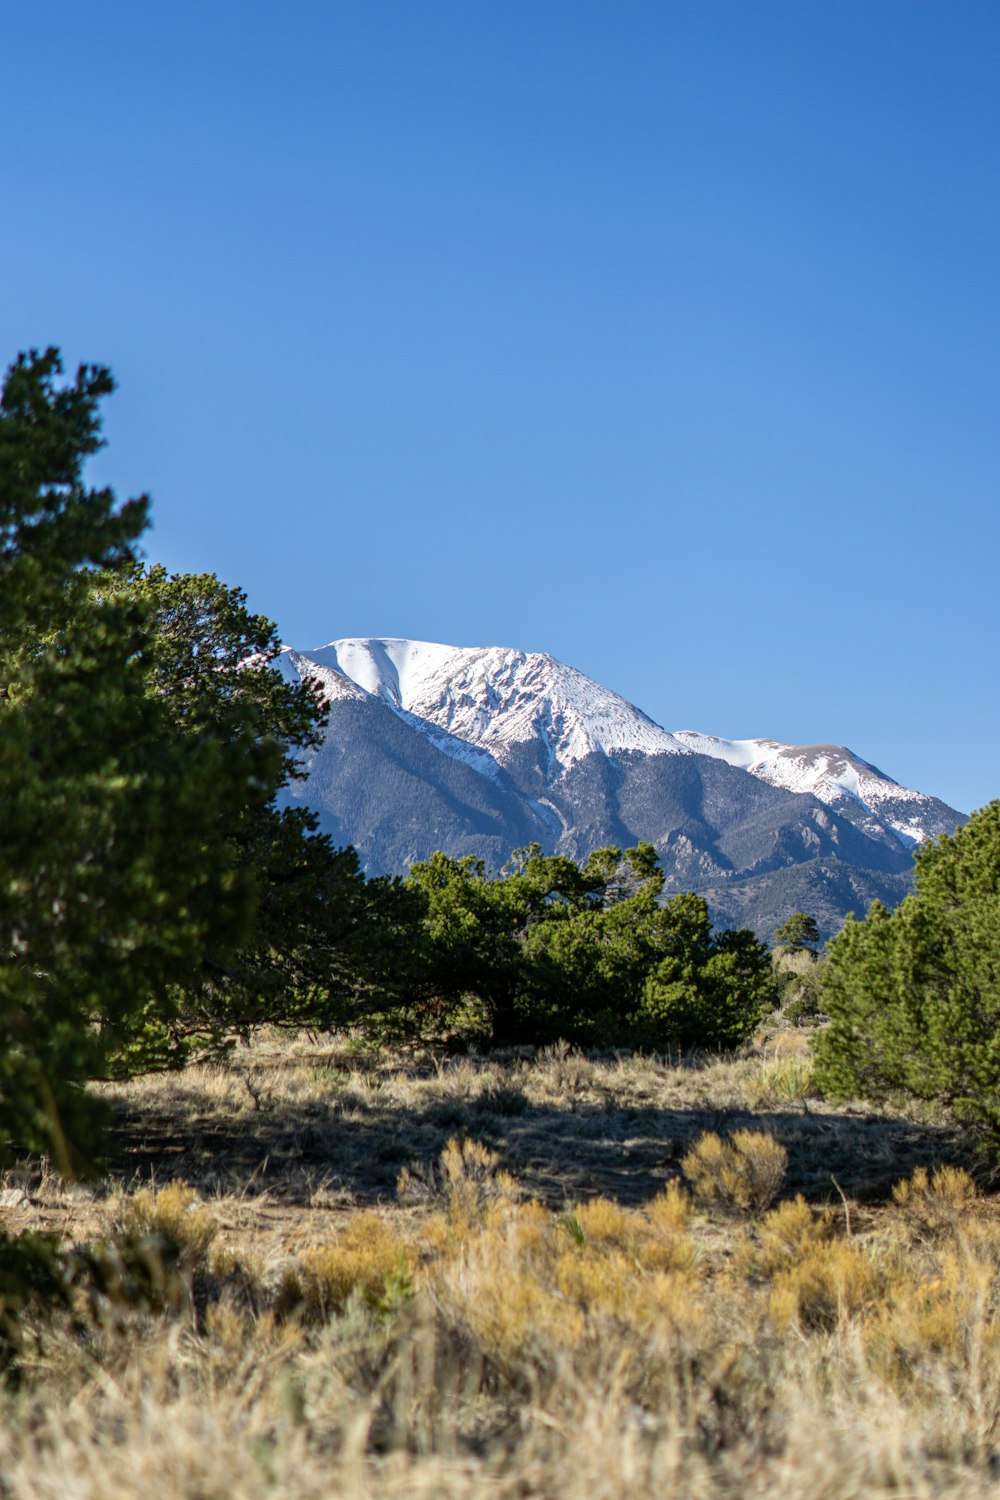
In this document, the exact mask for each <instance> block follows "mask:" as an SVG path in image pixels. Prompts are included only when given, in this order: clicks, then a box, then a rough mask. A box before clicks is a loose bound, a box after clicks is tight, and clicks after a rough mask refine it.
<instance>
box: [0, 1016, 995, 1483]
mask: <svg viewBox="0 0 1000 1500" xmlns="http://www.w3.org/2000/svg"><path fill="white" fill-rule="evenodd" d="M109 1092H110V1093H111V1097H112V1100H113V1103H114V1106H115V1111H116V1124H115V1132H114V1152H115V1154H114V1159H113V1161H112V1163H111V1165H110V1169H109V1172H108V1174H107V1176H106V1177H105V1178H104V1179H103V1180H102V1181H101V1182H100V1183H99V1184H97V1185H91V1186H86V1187H84V1186H80V1185H69V1186H67V1185H65V1184H63V1183H62V1182H61V1181H60V1180H59V1179H57V1178H56V1177H54V1176H52V1175H50V1174H47V1173H46V1172H45V1171H44V1169H43V1168H42V1167H41V1166H39V1165H38V1164H37V1163H25V1164H23V1165H22V1167H21V1168H20V1169H18V1170H15V1171H11V1172H8V1173H7V1175H6V1179H5V1187H4V1191H3V1193H2V1196H0V1203H2V1204H3V1208H2V1213H3V1217H4V1219H5V1220H6V1227H7V1228H8V1230H10V1231H13V1232H16V1231H20V1230H24V1229H29V1228H37V1229H45V1230H49V1231H54V1232H57V1233H59V1234H60V1235H61V1236H63V1238H64V1240H65V1241H66V1242H67V1243H70V1244H79V1245H82V1244H85V1243H93V1242H98V1241H102V1242H104V1243H105V1245H106V1246H111V1247H113V1246H114V1245H116V1244H118V1245H125V1244H127V1243H132V1244H133V1245H134V1244H136V1243H137V1242H138V1243H143V1244H146V1245H148V1246H149V1247H151V1248H150V1249H149V1251H148V1257H147V1259H148V1260H149V1264H150V1265H151V1266H152V1267H153V1271H152V1273H151V1276H150V1278H149V1280H148V1281H147V1283H146V1284H145V1285H146V1293H145V1295H144V1296H138V1295H136V1294H134V1292H133V1293H129V1291H128V1286H127V1285H126V1283H128V1276H127V1274H126V1273H125V1272H124V1271H122V1274H121V1276H120V1277H118V1279H117V1280H116V1276H115V1274H113V1262H114V1252H113V1249H109V1250H106V1251H105V1252H104V1253H105V1259H106V1261H107V1262H108V1263H109V1264H112V1272H109V1273H108V1275H107V1276H106V1277H105V1292H104V1293H102V1294H98V1293H95V1292H94V1291H93V1290H91V1291H90V1292H89V1293H88V1295H87V1297H86V1299H83V1298H82V1295H81V1299H80V1303H79V1305H78V1306H77V1307H76V1308H75V1309H74V1310H73V1311H72V1313H70V1312H65V1313H61V1314H58V1315H56V1316H55V1318H54V1319H48V1320H46V1321H45V1322H39V1323H38V1324H37V1325H33V1326H32V1327H31V1328H30V1329H29V1330H28V1332H27V1334H26V1335H24V1330H23V1326H22V1334H23V1335H24V1336H23V1337H22V1347H21V1349H20V1352H19V1354H18V1357H17V1362H16V1365H15V1368H14V1373H13V1376H12V1379H11V1381H10V1383H9V1385H8V1387H7V1388H6V1389H5V1390H4V1392H3V1394H2V1395H0V1404H2V1406H3V1408H4V1410H3V1422H2V1424H0V1494H2V1495H3V1496H4V1497H11V1500H13V1497H18V1500H20V1497H28V1496H31V1497H46V1500H47V1497H52V1500H55V1497H59V1500H74V1497H77V1496H79V1497H84V1496H86V1497H98V1496H100V1497H102V1500H109V1497H111V1500H114V1497H125V1496H128V1497H134V1496H136V1495H147V1496H149V1497H154V1496H155V1497H156V1500H174V1497H181V1496H185V1497H195V1496H197V1497H199V1500H216V1497H219V1500H258V1497H265V1496H303V1497H316V1500H319V1497H329V1496H339V1495H343V1496H345V1497H346V1496H351V1497H363V1496H368V1495H371V1496H376V1495H378V1496H399V1497H402V1496H406V1497H410V1496H414V1497H415V1496H427V1497H430V1496H445V1497H450V1496H455V1497H459V1496H460V1497H469V1500H472V1497H477V1500H478V1497H486V1496H489V1497H508V1496H509V1497H514V1496H532V1495H539V1496H545V1495H551V1496H566V1497H570V1500H573V1497H580V1500H584V1497H585V1500H605V1497H606V1500H620V1497H630V1496H635V1497H637V1500H638V1497H642V1500H647V1497H649V1496H659V1495H662V1496H667V1495H677V1496H690V1497H698V1496H703V1495H704V1496H708V1495H723V1496H726V1495H740V1496H757V1495H759V1496H769V1497H775V1496H777V1497H784V1496H787V1497H796V1500H798V1497H804V1496H808V1497H811V1500H824V1497H830V1500H833V1497H838V1500H840V1497H847V1496H852V1497H853V1496H858V1497H861V1496H864V1497H871V1496H883V1495H884V1496H894V1497H899V1496H914V1497H917V1496H925V1495H953V1496H956V1497H957V1496H962V1497H975V1496H979V1495H986V1494H992V1493H994V1492H995V1490H996V1488H997V1486H998V1485H1000V1430H998V1427H1000V1319H998V1289H1000V1215H998V1212H997V1205H996V1200H994V1198H992V1197H991V1196H990V1193H989V1183H988V1181H987V1180H986V1179H984V1177H983V1174H982V1170H981V1165H980V1166H979V1167H977V1164H976V1163H975V1162H973V1161H970V1160H969V1159H968V1158H967V1157H964V1156H963V1154H962V1146H961V1143H960V1141H959V1140H958V1138H957V1137H955V1136H954V1135H952V1134H951V1133H950V1132H949V1131H948V1130H947V1129H946V1128H945V1126H944V1125H943V1124H941V1123H940V1122H935V1120H934V1119H933V1118H930V1117H920V1116H917V1115H914V1114H909V1115H907V1116H905V1117H904V1116H895V1117H891V1118H890V1117H887V1116H886V1115H884V1114H882V1115H880V1114H877V1113H875V1112H874V1111H871V1110H869V1109H866V1108H863V1107H858V1108H848V1109H844V1108H841V1109H836V1110H835V1109H834V1108H833V1107H831V1106H829V1105H827V1104H825V1103H824V1102H822V1101H821V1100H820V1099H818V1098H817V1097H815V1095H814V1090H813V1085H812V1077H811V1063H810V1055H809V1040H808V1032H806V1031H803V1030H797V1029H795V1028H792V1027H782V1026H780V1025H774V1024H772V1025H771V1026H770V1027H769V1028H768V1030H767V1031H766V1032H764V1033H761V1034H760V1035H759V1036H758V1038H757V1039H756V1040H755V1042H754V1043H753V1044H752V1045H751V1046H749V1047H748V1048H747V1049H745V1051H744V1053H743V1054H742V1055H740V1056H739V1057H737V1058H735V1059H732V1058H730V1059H728V1060H719V1059H715V1060H713V1059H700V1060H697V1059H696V1060H693V1061H692V1060H691V1059H685V1060H679V1061H677V1062H669V1061H667V1062H665V1061H662V1060H659V1061H656V1060H650V1059H646V1058H642V1057H599V1058H588V1057H584V1056H581V1055H579V1054H575V1053H573V1052H571V1051H569V1050H568V1049H567V1048H565V1047H563V1046H557V1047H555V1048H551V1049H548V1050H547V1051H544V1052H541V1053H537V1054H531V1055H523V1056H521V1055H517V1056H503V1057H501V1058H499V1059H496V1058H494V1059H471V1058H468V1057H461V1058H442V1057H434V1056H431V1055H429V1054H420V1053H417V1054H404V1053H398V1054H394V1055H386V1054H378V1053H375V1052H371V1053H369V1052H366V1051H364V1050H362V1049H360V1048H359V1047H358V1046H354V1047H352V1046H351V1045H350V1044H347V1043H344V1044H340V1045H331V1044H330V1043H329V1042H328V1041H318V1042H317V1041H313V1040H311V1039H309V1038H296V1039H287V1038H284V1037H282V1036H281V1035H280V1034H278V1033H270V1034H265V1035H263V1036H262V1037H261V1038H259V1039H258V1040H257V1041H256V1042H255V1043H254V1045H253V1046H252V1047H250V1048H240V1049H238V1050H237V1052H236V1053H234V1054H233V1056H232V1058H231V1059H230V1060H229V1061H228V1062H227V1064H226V1065H225V1066H214V1067H211V1068H209V1067H201V1068H198V1067H195V1068H190V1069H189V1070H188V1071H186V1072H184V1073H181V1074H176V1075H164V1076H159V1077H156V1078H152V1079H146V1080H144V1081H140V1082H136V1083H133V1084H130V1085H128V1086H127V1087H122V1088H121V1089H116V1090H109ZM144 1235H145V1236H152V1238H150V1239H147V1240H139V1241H137V1240H136V1236H144ZM157 1236H159V1238H157ZM130 1237H131V1238H130ZM171 1244H172V1245H174V1246H178V1245H179V1246H180V1249H181V1255H180V1260H179V1261H178V1262H176V1263H172V1262H171V1259H170V1252H169V1248H163V1247H169V1246H171ZM157 1245H159V1246H160V1247H161V1250H162V1263H161V1261H160V1260H158V1259H157V1251H156V1248H155V1247H156V1246H157ZM171 1267H172V1268H171ZM151 1287H152V1288H153V1291H150V1288H151ZM22 1324H23V1320H22Z"/></svg>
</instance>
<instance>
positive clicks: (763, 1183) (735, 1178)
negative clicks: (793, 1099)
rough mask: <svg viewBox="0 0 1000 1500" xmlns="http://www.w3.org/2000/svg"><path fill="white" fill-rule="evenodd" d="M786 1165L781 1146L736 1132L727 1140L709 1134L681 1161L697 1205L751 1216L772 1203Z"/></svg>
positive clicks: (754, 1133) (768, 1137)
mask: <svg viewBox="0 0 1000 1500" xmlns="http://www.w3.org/2000/svg"><path fill="white" fill-rule="evenodd" d="M787 1165H788V1152H787V1151H786V1150H785V1148H784V1146H782V1145H781V1144H780V1142H778V1141H776V1140H775V1139H774V1137H773V1136H771V1135H767V1134H766V1133H765V1132H763V1131H759V1130H737V1131H735V1132H734V1134H733V1135H732V1137H731V1138H730V1140H728V1141H723V1140H722V1139H721V1137H719V1136H718V1135H716V1134H715V1132H714V1131H709V1132H708V1133H707V1134H706V1135H703V1136H701V1137H700V1138H699V1139H698V1140H697V1141H696V1142H695V1144H694V1145H693V1146H692V1147H691V1149H690V1151H688V1152H687V1153H686V1155H685V1156H684V1157H683V1158H682V1160H681V1168H682V1170H683V1172H684V1175H685V1177H686V1178H687V1179H688V1181H689V1182H690V1184H691V1187H692V1190H693V1192H694V1195H695V1197H696V1198H697V1199H698V1201H699V1202H700V1203H703V1204H705V1205H707V1206H711V1207H714V1208H719V1209H723V1210H728V1211H730V1212H731V1211H733V1210H737V1211H741V1212H744V1213H751V1214H760V1213H763V1212H764V1210H765V1209H766V1208H768V1207H769V1205H770V1204H771V1203H773V1202H774V1199H775V1198H776V1197H777V1195H778V1193H779V1191H780V1190H781V1184H782V1183H783V1182H784V1180H785V1170H786V1168H787Z"/></svg>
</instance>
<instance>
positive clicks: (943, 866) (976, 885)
mask: <svg viewBox="0 0 1000 1500" xmlns="http://www.w3.org/2000/svg"><path fill="white" fill-rule="evenodd" d="M916 865H917V868H916V892H915V894H914V895H913V896H911V897H908V898H907V899H906V900H905V901H904V902H903V903H902V905H901V906H900V907H899V908H898V909H897V910H896V911H895V912H894V913H893V914H892V915H890V914H889V913H888V912H887V911H886V910H885V908H884V907H882V906H879V905H878V904H876V905H875V906H873V907H872V909H871V911H870V912H869V914H868V916H867V918H866V919H865V921H863V922H855V921H848V922H847V924H846V925H845V927H844V928H843V930H842V931H841V932H840V933H839V934H838V935H837V937H836V938H835V939H834V940H833V942H832V943H831V944H830V946H829V957H828V961H827V963H826V965H825V968H824V975H823V982H822V994H821V1002H822V1008H823V1010H824V1011H825V1012H826V1014H827V1015H829V1017H830V1027H829V1029H828V1030H827V1031H826V1032H825V1033H824V1034H823V1035H822V1036H821V1037H820V1038H819V1039H818V1043H817V1080H818V1082H819V1083H820V1085H821V1087H823V1088H824V1089H825V1090H826V1092H827V1093H829V1094H831V1095H832V1096H834V1097H848V1096H851V1095H858V1096H863V1097H866V1098H869V1099H874V1100H884V1099H889V1098H892V1097H893V1096H909V1097H914V1098H918V1099H923V1100H929V1101H933V1102H935V1103H938V1104H941V1105H943V1106H945V1107H946V1108H947V1109H948V1110H950V1111H951V1112H952V1114H954V1116H955V1117H956V1118H957V1119H959V1120H961V1121H963V1122H964V1123H966V1124H968V1125H970V1126H972V1127H974V1128H975V1129H976V1130H978V1131H980V1132H983V1133H985V1134H986V1135H988V1136H990V1137H991V1138H993V1139H994V1140H1000V802H991V803H990V804H989V805H988V806H987V807H984V808H982V809H981V810H980V811H979V812H976V813H974V814H973V815H972V817H971V819H970V820H969V822H968V823H967V824H966V826H965V827H964V828H960V829H959V830H958V831H957V833H955V834H954V836H952V837H949V836H947V835H942V836H941V838H939V839H938V840H937V842H936V843H930V844H926V845H924V846H923V847H922V848H921V849H920V850H919V851H918V853H917V856H916Z"/></svg>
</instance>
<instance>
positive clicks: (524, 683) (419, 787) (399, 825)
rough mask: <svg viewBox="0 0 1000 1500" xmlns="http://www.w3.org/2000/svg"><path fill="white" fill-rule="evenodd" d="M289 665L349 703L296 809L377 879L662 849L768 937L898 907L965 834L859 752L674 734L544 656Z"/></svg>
mask: <svg viewBox="0 0 1000 1500" xmlns="http://www.w3.org/2000/svg"><path fill="white" fill-rule="evenodd" d="M278 665H279V667H280V669H281V670H282V671H283V672H284V673H285V674H286V675H287V676H289V677H290V678H294V677H299V676H302V677H311V678H313V679H315V680H316V681H318V683H319V684H320V686H321V688H322V691H323V693H324V695H325V696H326V698H327V700H328V702H329V704H330V720H329V725H328V730H327V736H326V741H325V743H324V744H323V746H321V748H320V749H319V750H318V751H317V752H315V753H314V754H313V755H312V756H311V757H310V758H309V760H308V762H307V764H306V770H307V772H308V775H307V778H306V780H305V781H303V782H301V783H299V784H298V785H297V786H296V787H295V788H293V795H294V796H296V797H299V798H301V800H302V801H304V802H305V803H306V804H307V805H309V806H311V807H313V808H314V809H315V810H316V811H317V812H318V813H319V815H320V819H321V824H322V826H323V827H324V828H326V829H327V831H329V832H330V833H331V834H333V835H334V836H335V837H336V838H337V839H338V840H340V841H342V842H350V843H353V844H354V845H355V846H356V847H357V848H358V850H359V852H360V853H361V854H362V857H363V858H364V859H365V861H366V863H367V866H368V868H369V869H370V870H372V871H381V870H386V871H399V872H403V871H405V869H406V868H408V866H409V864H410V863H412V862H413V861H414V860H415V859H421V858H425V857H426V856H427V855H428V854H430V853H431V852H433V850H434V849H439V848H440V849H444V850H445V851H446V852H448V853H452V854H465V853H473V854H477V855H478V856H480V857H481V858H483V859H484V860H485V861H486V862H487V864H488V865H491V866H492V867H494V868H499V866H500V865H501V864H502V863H503V862H504V860H505V859H506V856H507V855H508V854H509V852H510V850H511V849H513V848H515V847H518V846H520V845H523V844H524V843H527V842H531V841H537V842H538V843H541V844H542V845H543V847H545V848H546V849H549V850H552V851H559V852H561V853H566V854H570V855H572V856H573V857H575V858H582V857H584V856H585V855H586V854H587V853H589V852H590V850H591V849H594V848H598V847H600V846H601V845H604V844H608V843H614V844H618V845H628V844H631V843H634V842H636V840H638V839H643V840H648V841H649V842H651V843H653V844H655V845H656V847H657V850H658V852H659V854H660V858H661V861H662V863H663V866H664V869H665V871H666V873H667V886H668V889H669V890H692V889H694V890H704V891H705V892H706V894H708V895H709V898H710V900H711V902H712V905H713V907H714V909H715V913H716V917H717V919H718V920H721V921H723V922H725V921H728V920H734V921H739V922H740V923H743V922H749V923H750V924H751V925H756V926H757V928H758V930H759V931H761V932H762V935H769V932H770V930H771V928H773V926H774V925H775V921H780V920H781V913H782V912H784V913H785V914H787V912H788V911H791V910H795V909H803V910H809V911H812V912H813V913H814V914H815V915H816V916H817V920H819V921H820V925H821V927H822V928H824V929H825V930H828V931H829V930H833V929H834V928H835V927H837V926H839V924H840V921H841V920H842V919H843V916H844V914H845V912H846V910H847V909H854V910H856V911H860V910H863V909H864V908H865V907H866V906H867V904H868V903H869V902H870V901H871V900H872V899H874V898H875V896H876V895H877V896H879V897H880V898H881V899H882V900H885V901H886V902H887V904H890V905H894V904H895V903H896V902H897V901H898V900H899V899H900V897H901V896H902V895H903V894H905V891H906V889H907V888H908V884H909V878H910V870H911V868H912V849H913V847H914V845H915V844H916V843H918V842H919V841H921V840H922V839H923V838H926V837H931V836H934V835H936V834H937V833H939V832H942V831H945V830H948V831H951V830H953V829H954V828H955V827H956V825H957V824H958V823H960V822H961V821H963V819H962V817H961V815H960V814H959V813H957V812H955V810H954V809H953V808H949V807H947V806H946V805H945V804H944V803H942V802H939V801H938V800H937V799H936V798H932V797H926V796H924V795H923V794H922V793H919V792H914V791H911V790H910V789H908V788H906V787H901V786H898V785H897V784H896V783H895V782H894V781H892V780H891V779H890V778H889V777H888V776H886V775H884V773H883V772H881V771H879V770H877V769H876V768H875V767H874V766H872V765H870V764H869V763H868V762H866V761H864V760H861V759H860V757H858V756H856V755H854V754H853V753H852V752H851V751H849V750H847V749H845V748H844V747H841V746H830V745H818V746H817V745H814V746H789V745H782V744H780V743H779V742H777V741H774V740H724V739H719V738H716V737H714V736H711V735H704V734H698V733H695V732H693V731H690V730H683V731H677V732H675V733H669V732H668V731H667V730H665V729H663V728H661V727H660V726H659V725H658V724H656V723H654V722H653V720H652V719H650V718H649V717H648V716H647V715H646V714H644V713H642V712H641V710H639V709H638V708H635V707H634V706H633V705H632V704H630V703H628V702H626V700H625V699H624V698H622V697H620V696H619V695H618V694H617V693H614V692H612V691H611V690H610V689H608V688H605V687H602V686H601V685H600V684H599V683H596V682H593V681H592V680H591V679H590V678H588V677H585V676H584V675H583V674H582V673H581V672H578V671H576V670H575V669H574V668H572V667H569V666H566V665H565V664H563V663H562V662H558V661H556V660H555V659H554V658H552V657H550V656H546V655H543V654H540V653H534V652H524V651H518V650H514V649H509V648H506V647H496V646H491V647H454V646H443V645H438V644H434V643H432V642H428V641H407V640H397V639H354V638H348V639H344V640H338V641H333V642H331V643H330V644H329V645H327V646H323V647H321V648H319V649H317V650H313V651H308V652H298V651H291V650H288V651H285V652H283V653H282V656H281V657H280V658H279V663H278ZM763 892H766V899H765V897H764V896H762V894H761V893H763ZM806 895H808V896H809V898H810V899H811V904H808V905H807V904H806V900H805V896H806ZM800 897H801V898H802V899H799V898H800ZM761 900H762V901H763V907H762V909H761V910H760V911H758V910H757V907H758V906H759V905H760V902H761ZM775 912H777V916H776V917H775ZM767 924H770V925H769V926H768V925H767ZM765 927H766V929H767V930H766V932H764V928H765Z"/></svg>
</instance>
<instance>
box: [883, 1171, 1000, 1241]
mask: <svg viewBox="0 0 1000 1500" xmlns="http://www.w3.org/2000/svg"><path fill="white" fill-rule="evenodd" d="M892 1199H893V1202H894V1203H895V1205H896V1207H897V1208H898V1209H899V1210H900V1212H901V1213H902V1215H903V1217H904V1219H905V1220H906V1221H907V1223H909V1224H910V1225H911V1226H912V1227H914V1228H915V1229H918V1230H921V1231H923V1232H925V1233H930V1234H934V1235H937V1234H943V1233H949V1232H951V1231H954V1230H957V1229H960V1228H961V1227H962V1226H963V1224H964V1222H965V1221H967V1220H968V1219H969V1217H970V1216H971V1214H972V1213H973V1212H974V1211H975V1208H976V1206H977V1204H978V1203H979V1202H980V1201H981V1199H982V1194H981V1193H980V1191H979V1188H978V1187H977V1186H976V1184H975V1183H974V1182H973V1180H972V1178H971V1177H970V1176H969V1174H968V1172H966V1171H963V1169H962V1168H961V1167H949V1166H944V1167H935V1168H934V1170H933V1171H932V1172H928V1171H927V1168H926V1167H918V1168H917V1169H916V1171H915V1172H914V1173H913V1176H912V1177H908V1178H905V1179H904V1180H903V1181H902V1182H897V1183H896V1185H895V1187H894V1188H893V1190H892Z"/></svg>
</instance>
